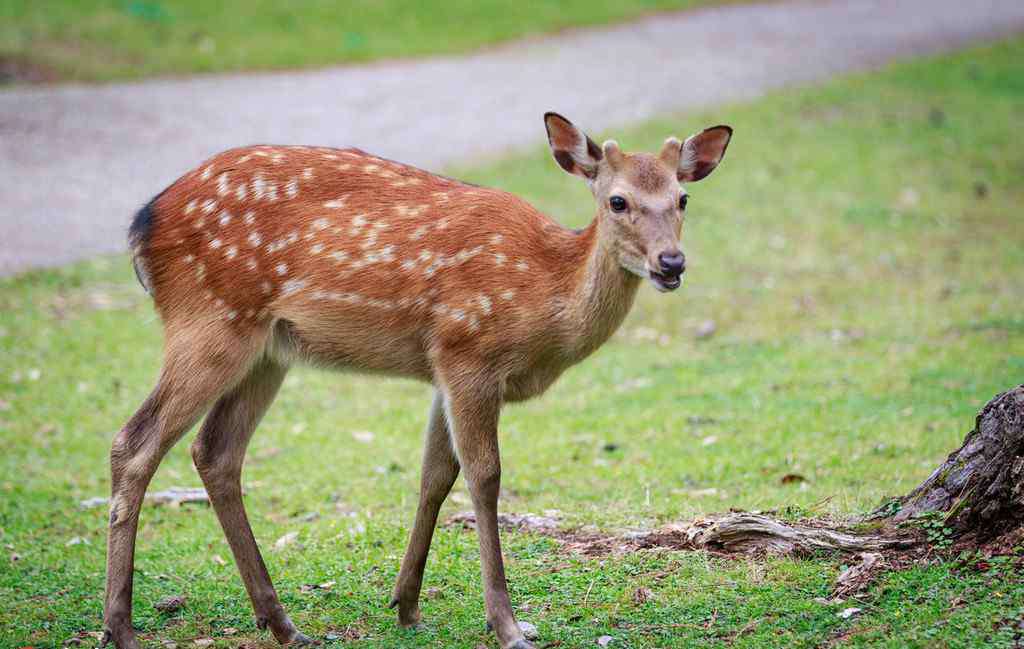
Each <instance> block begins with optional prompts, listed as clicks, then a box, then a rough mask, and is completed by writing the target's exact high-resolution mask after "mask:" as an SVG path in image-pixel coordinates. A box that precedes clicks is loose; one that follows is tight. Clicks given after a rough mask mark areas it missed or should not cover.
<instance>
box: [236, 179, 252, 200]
mask: <svg viewBox="0 0 1024 649" xmlns="http://www.w3.org/2000/svg"><path fill="white" fill-rule="evenodd" d="M248 192H249V188H248V186H247V185H246V184H245V183H239V184H238V187H235V198H236V199H238V200H239V201H244V200H245V197H246V196H247V195H248Z"/></svg>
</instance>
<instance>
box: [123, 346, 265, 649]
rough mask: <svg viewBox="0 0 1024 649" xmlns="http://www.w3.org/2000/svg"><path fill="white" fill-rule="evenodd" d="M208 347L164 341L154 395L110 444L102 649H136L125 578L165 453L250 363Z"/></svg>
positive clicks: (241, 355)
mask: <svg viewBox="0 0 1024 649" xmlns="http://www.w3.org/2000/svg"><path fill="white" fill-rule="evenodd" d="M218 342H223V341H218ZM253 342H254V344H258V343H259V340H254V341H253ZM213 345H214V344H210V345H196V344H194V343H193V342H192V341H189V340H186V339H178V338H175V337H174V336H169V337H168V344H167V353H166V355H165V362H164V368H163V370H162V371H161V374H160V380H159V382H158V383H157V386H156V388H154V389H153V392H152V393H151V394H150V395H149V397H148V398H147V399H146V401H145V402H144V403H143V404H142V406H141V407H140V408H139V410H138V411H137V412H136V413H135V414H134V415H133V416H132V418H131V419H130V420H129V421H128V423H127V424H125V426H124V428H122V429H121V430H120V432H118V433H117V435H115V436H114V441H113V444H112V445H111V449H110V477H111V497H110V529H109V534H108V537H107V584H106V595H105V597H104V606H103V629H104V633H103V644H106V643H107V642H109V641H111V640H112V641H113V642H114V644H115V646H116V647H117V648H118V649H137V647H138V642H137V641H136V639H135V631H134V630H133V629H132V574H133V571H134V562H135V537H136V532H137V530H138V524H139V510H140V508H141V507H142V499H143V496H144V495H145V493H146V487H148V486H149V481H150V480H151V479H152V477H153V474H154V473H155V472H156V469H157V466H159V464H160V460H161V459H163V457H164V455H165V454H166V453H167V451H168V450H170V448H171V447H172V446H174V444H175V442H177V441H178V440H179V439H181V436H182V435H184V434H185V432H186V431H187V430H188V429H189V428H190V427H191V426H192V424H193V423H195V421H196V420H197V419H198V418H199V417H200V416H201V415H202V414H203V412H204V411H205V410H206V409H207V408H208V407H209V405H210V403H212V402H213V400H214V399H216V398H217V397H218V396H219V395H220V394H221V393H222V392H223V390H224V387H225V386H226V385H227V386H230V385H233V384H234V383H235V382H236V381H237V380H238V378H239V377H240V375H241V374H243V373H244V372H245V366H246V364H247V363H248V361H249V358H251V350H250V349H246V348H245V347H244V346H242V345H238V344H235V345H223V346H221V345H219V344H218V345H216V346H215V347H214V346H213Z"/></svg>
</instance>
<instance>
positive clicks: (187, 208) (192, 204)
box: [185, 198, 197, 215]
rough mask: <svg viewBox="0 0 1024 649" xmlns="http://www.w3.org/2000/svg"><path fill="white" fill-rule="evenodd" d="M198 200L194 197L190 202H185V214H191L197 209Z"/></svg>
mask: <svg viewBox="0 0 1024 649" xmlns="http://www.w3.org/2000/svg"><path fill="white" fill-rule="evenodd" d="M196 202H197V201H196V199H194V198H193V199H192V200H190V201H189V202H188V203H186V204H185V214H186V215H189V214H191V213H192V212H194V211H195V209H196Z"/></svg>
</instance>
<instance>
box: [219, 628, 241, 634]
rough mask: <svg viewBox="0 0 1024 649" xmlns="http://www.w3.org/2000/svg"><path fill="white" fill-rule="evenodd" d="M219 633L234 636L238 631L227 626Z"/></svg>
mask: <svg viewBox="0 0 1024 649" xmlns="http://www.w3.org/2000/svg"><path fill="white" fill-rule="evenodd" d="M221 633H223V634H224V635H235V634H236V633H238V629H236V628H235V627H233V626H229V627H225V628H224V630H223V631H221Z"/></svg>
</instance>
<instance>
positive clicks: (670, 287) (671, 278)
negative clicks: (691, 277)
mask: <svg viewBox="0 0 1024 649" xmlns="http://www.w3.org/2000/svg"><path fill="white" fill-rule="evenodd" d="M650 276H651V283H653V284H654V288H656V289H658V290H659V291H661V292H662V293H669V292H671V291H674V290H676V289H677V288H679V285H680V284H682V283H683V276H682V275H662V274H661V273H656V272H654V271H653V270H652V271H650Z"/></svg>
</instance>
